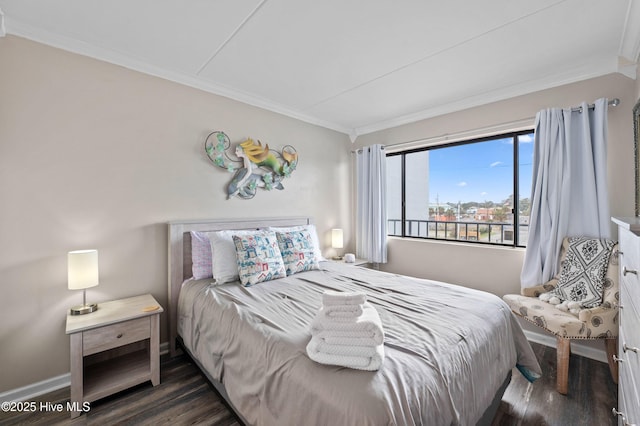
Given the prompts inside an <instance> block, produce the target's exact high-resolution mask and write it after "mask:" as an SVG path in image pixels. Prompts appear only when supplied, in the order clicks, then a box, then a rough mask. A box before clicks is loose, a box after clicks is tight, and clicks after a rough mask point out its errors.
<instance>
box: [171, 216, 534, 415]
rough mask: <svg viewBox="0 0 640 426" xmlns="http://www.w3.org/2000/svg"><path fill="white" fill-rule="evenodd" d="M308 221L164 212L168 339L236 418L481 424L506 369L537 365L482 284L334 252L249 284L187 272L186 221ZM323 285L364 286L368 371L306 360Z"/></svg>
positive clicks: (242, 224)
mask: <svg viewBox="0 0 640 426" xmlns="http://www.w3.org/2000/svg"><path fill="white" fill-rule="evenodd" d="M311 223H312V220H311V219H310V218H275V219H265V220H258V219H256V220H228V221H206V220H205V221H176V222H171V223H169V321H170V324H169V330H170V351H171V354H172V355H175V354H176V353H177V351H178V350H179V348H178V346H177V345H180V347H181V348H182V349H184V350H185V351H186V352H187V353H188V355H189V356H190V357H191V358H192V359H193V360H194V361H195V363H196V364H197V365H198V366H199V368H200V369H201V370H202V371H203V373H204V374H205V375H206V376H207V377H208V378H209V380H210V381H211V382H212V384H213V385H214V387H215V388H216V389H217V390H218V392H219V393H220V394H221V396H222V397H223V398H224V399H225V400H226V401H227V403H228V404H229V406H230V407H231V408H232V409H233V410H234V411H235V413H236V414H237V415H238V417H239V418H240V419H241V421H242V422H244V423H245V424H248V425H256V426H258V425H284V424H291V425H299V424H305V425H313V424H318V425H325V424H335V425H341V424H344V425H350V424H358V425H396V424H402V425H405V424H406V425H420V424H431V425H438V424H442V425H457V424H460V425H473V424H487V425H488V424H491V421H492V419H493V417H494V414H495V412H496V410H497V408H498V405H499V403H500V400H501V398H502V394H503V393H504V391H505V389H506V386H507V385H508V384H509V381H510V378H511V371H512V369H513V368H514V367H516V366H517V367H518V368H519V369H520V370H521V371H524V372H525V373H527V374H534V375H535V374H539V373H540V367H539V365H538V363H537V361H536V358H535V355H534V354H533V351H532V350H531V347H530V346H529V344H528V342H527V341H526V339H525V337H524V334H523V332H522V330H521V328H520V326H519V324H518V322H517V320H516V319H515V317H514V316H513V315H512V313H511V310H510V309H509V307H508V306H506V305H505V304H504V302H502V300H501V299H500V298H498V297H497V296H494V295H490V294H488V293H485V292H481V291H476V290H472V289H468V288H463V287H459V286H455V285H451V284H447V283H441V282H434V281H428V280H422V279H416V278H411V277H405V276H400V275H395V274H389V273H384V272H380V271H374V270H371V269H367V268H362V267H356V266H351V265H345V264H340V263H336V262H321V263H320V269H319V270H313V271H307V272H301V273H297V274H293V275H290V276H287V277H286V278H281V279H277V280H272V281H267V282H263V283H260V284H256V285H254V286H251V287H244V286H242V285H240V284H239V283H238V282H232V283H227V284H222V285H213V284H212V280H211V279H194V278H193V277H192V273H191V266H192V265H191V240H190V231H200V232H202V231H216V230H229V229H238V230H240V229H243V230H249V229H255V230H257V229H263V228H266V227H269V226H295V225H308V224H311ZM325 290H337V291H364V292H366V294H367V300H368V302H369V303H371V305H373V306H374V307H375V308H376V310H377V311H378V313H379V314H380V319H381V321H382V324H383V327H384V330H385V341H384V350H385V359H384V363H383V365H382V367H381V368H380V369H379V370H377V371H373V372H369V371H360V370H354V369H349V368H344V367H338V366H330V365H323V364H318V363H315V362H314V361H312V360H311V359H309V357H308V356H307V354H306V351H305V348H306V344H307V343H308V342H309V339H310V332H309V324H310V322H311V320H312V319H313V317H314V315H315V313H316V312H317V311H318V309H319V308H320V306H321V298H322V293H323V292H324V291H325Z"/></svg>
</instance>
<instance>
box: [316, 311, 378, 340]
mask: <svg viewBox="0 0 640 426" xmlns="http://www.w3.org/2000/svg"><path fill="white" fill-rule="evenodd" d="M311 334H312V335H314V336H315V335H317V336H319V337H323V338H326V337H328V336H333V337H340V338H364V339H373V340H374V341H375V342H376V343H377V344H380V343H382V342H383V341H384V332H383V330H382V322H381V321H380V316H379V315H378V311H376V309H375V308H374V307H373V306H371V305H370V304H369V303H363V304H362V315H360V316H359V317H357V318H356V319H355V320H354V321H335V320H332V319H328V318H327V317H325V316H324V315H320V314H318V315H316V316H315V318H314V319H313V321H311Z"/></svg>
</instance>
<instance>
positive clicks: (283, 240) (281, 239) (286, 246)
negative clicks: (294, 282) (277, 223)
mask: <svg viewBox="0 0 640 426" xmlns="http://www.w3.org/2000/svg"><path fill="white" fill-rule="evenodd" d="M276 238H277V239H278V247H280V253H282V260H283V261H284V268H285V270H286V272H287V275H293V274H295V273H298V272H304V271H310V270H312V269H320V265H319V264H318V259H316V256H315V248H314V245H313V238H312V237H311V234H310V233H309V231H306V230H303V231H291V232H276Z"/></svg>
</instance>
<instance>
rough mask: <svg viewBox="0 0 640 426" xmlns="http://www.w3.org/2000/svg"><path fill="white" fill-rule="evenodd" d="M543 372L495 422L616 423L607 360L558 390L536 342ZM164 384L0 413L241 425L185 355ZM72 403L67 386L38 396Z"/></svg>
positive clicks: (580, 369)
mask: <svg viewBox="0 0 640 426" xmlns="http://www.w3.org/2000/svg"><path fill="white" fill-rule="evenodd" d="M532 346H533V348H534V350H535V352H536V355H537V357H538V360H539V361H540V364H541V366H542V368H543V370H544V372H545V375H544V376H543V377H542V378H541V379H539V380H538V381H536V382H535V383H534V384H530V383H528V382H527V381H526V380H525V379H524V378H523V377H522V376H521V375H520V374H519V373H518V372H517V371H515V370H514V374H513V379H512V381H511V384H510V385H509V387H508V388H507V391H506V392H505V394H504V397H503V399H502V403H501V406H500V409H499V411H498V413H497V414H496V417H495V419H494V421H493V426H515V425H535V426H544V425H559V426H566V425H581V426H583V425H597V426H602V425H616V421H615V419H614V418H613V416H612V415H611V408H612V407H614V406H615V405H616V401H617V391H616V386H615V384H614V383H613V381H612V380H611V376H610V375H609V369H608V366H607V365H606V364H604V363H601V362H597V361H593V360H590V359H587V358H583V357H579V356H575V355H571V360H570V371H569V394H568V395H567V396H563V395H560V394H558V393H557V392H556V391H555V365H556V363H555V356H556V353H555V349H553V348H548V347H545V346H541V345H537V344H532ZM161 371H162V373H161V383H160V385H159V386H157V387H155V388H154V387H152V386H151V384H143V385H140V386H137V387H135V388H132V389H130V390H128V391H124V392H121V393H119V394H116V395H114V396H112V397H109V398H105V399H102V400H100V401H97V402H94V403H92V404H91V410H90V411H89V412H88V413H86V414H83V415H82V416H80V417H79V418H77V419H74V420H70V419H69V414H68V413H67V412H66V411H63V412H62V413H56V412H36V413H23V414H16V413H3V412H0V424H1V425H85V424H86V425H113V424H125V425H126V424H130V425H164V424H171V425H222V426H226V425H237V424H238V423H237V422H236V419H235V417H234V416H233V414H231V412H230V411H229V410H228V409H227V407H226V406H225V405H224V404H223V403H222V402H221V401H220V398H219V397H218V396H217V394H216V393H215V391H214V390H213V389H212V388H211V387H210V385H209V384H208V383H207V381H206V379H204V377H203V376H202V375H201V374H200V373H199V371H198V370H197V368H196V367H195V366H194V365H193V364H192V363H191V362H190V360H189V359H188V358H186V357H178V358H175V359H170V358H168V357H163V358H162V369H161ZM34 401H36V402H37V403H38V404H39V403H40V402H51V403H54V404H55V403H62V404H65V405H66V402H67V401H69V388H65V389H61V390H59V391H55V392H51V393H49V394H46V395H43V396H41V397H39V398H36V399H34Z"/></svg>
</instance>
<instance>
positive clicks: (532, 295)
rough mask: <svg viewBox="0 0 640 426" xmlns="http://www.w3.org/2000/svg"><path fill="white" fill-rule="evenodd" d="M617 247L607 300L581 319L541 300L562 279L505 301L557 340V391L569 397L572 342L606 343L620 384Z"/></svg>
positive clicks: (606, 289) (605, 294)
mask: <svg viewBox="0 0 640 426" xmlns="http://www.w3.org/2000/svg"><path fill="white" fill-rule="evenodd" d="M567 247H568V239H567V238H565V240H564V241H563V244H562V250H561V253H560V264H561V265H562V264H563V262H564V261H565V256H566V251H567ZM618 264H619V262H618V251H617V244H616V245H615V246H614V247H613V249H612V252H611V255H610V257H609V262H608V264H607V271H606V274H605V277H604V281H603V298H602V303H601V304H600V306H597V307H593V308H584V309H581V310H580V312H579V313H578V315H577V316H576V315H574V314H572V313H570V312H565V311H562V310H560V309H557V308H556V307H555V306H554V305H552V304H549V303H547V302H543V301H541V300H539V299H538V296H539V295H540V294H542V293H545V292H548V291H551V290H553V289H555V288H556V287H557V285H558V279H559V275H557V276H556V277H554V278H553V279H551V280H550V281H548V282H547V283H545V284H543V285H539V286H535V287H530V288H523V289H522V290H521V294H519V295H518V294H507V295H505V296H504V297H503V299H504V301H505V302H506V303H507V304H508V305H509V307H510V308H511V310H512V311H513V312H514V313H515V314H516V315H518V316H520V317H522V318H524V319H525V320H527V321H529V322H531V323H532V324H535V325H536V326H538V327H540V328H542V329H544V330H545V331H547V332H549V333H551V334H553V335H555V336H556V340H557V347H556V350H557V377H556V389H557V391H558V392H559V393H561V394H563V395H566V394H567V391H568V381H569V355H570V354H571V340H572V339H590V340H594V339H600V340H603V341H604V343H605V348H606V351H607V361H608V363H609V369H610V371H611V376H612V377H613V380H614V382H615V383H618V365H617V363H616V362H615V361H614V358H613V357H614V355H616V354H617V347H618V301H619V298H620V296H619V276H618Z"/></svg>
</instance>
